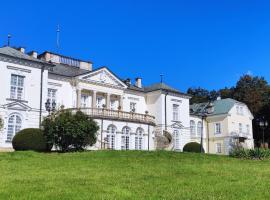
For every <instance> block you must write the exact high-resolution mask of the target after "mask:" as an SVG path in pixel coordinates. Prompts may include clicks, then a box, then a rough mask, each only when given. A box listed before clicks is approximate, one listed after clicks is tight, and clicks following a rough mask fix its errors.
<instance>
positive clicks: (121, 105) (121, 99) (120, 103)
mask: <svg viewBox="0 0 270 200" xmlns="http://www.w3.org/2000/svg"><path fill="white" fill-rule="evenodd" d="M119 106H120V107H121V110H123V96H122V95H121V96H120V98H119Z"/></svg>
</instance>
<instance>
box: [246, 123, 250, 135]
mask: <svg viewBox="0 0 270 200" xmlns="http://www.w3.org/2000/svg"><path fill="white" fill-rule="evenodd" d="M247 134H248V135H249V134H250V128H249V125H247Z"/></svg>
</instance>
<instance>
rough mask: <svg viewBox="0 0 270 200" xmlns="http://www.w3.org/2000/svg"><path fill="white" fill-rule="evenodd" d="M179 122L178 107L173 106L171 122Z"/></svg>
mask: <svg viewBox="0 0 270 200" xmlns="http://www.w3.org/2000/svg"><path fill="white" fill-rule="evenodd" d="M178 120H179V105H177V104H173V121H178Z"/></svg>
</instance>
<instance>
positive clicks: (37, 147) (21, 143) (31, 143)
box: [12, 128, 49, 151]
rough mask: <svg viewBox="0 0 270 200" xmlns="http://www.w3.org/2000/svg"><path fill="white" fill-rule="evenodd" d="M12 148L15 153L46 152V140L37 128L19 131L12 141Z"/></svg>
mask: <svg viewBox="0 0 270 200" xmlns="http://www.w3.org/2000/svg"><path fill="white" fill-rule="evenodd" d="M12 146H13V148H14V149H15V150H16V151H24V150H33V151H47V150H49V149H48V148H47V144H46V140H45V137H44V135H43V132H42V131H41V130H40V129H37V128H28V129H24V130H21V131H19V132H18V133H17V134H16V135H15V136H14V137H13V140H12Z"/></svg>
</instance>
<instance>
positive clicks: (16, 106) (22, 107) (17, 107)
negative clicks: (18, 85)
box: [4, 101, 31, 111]
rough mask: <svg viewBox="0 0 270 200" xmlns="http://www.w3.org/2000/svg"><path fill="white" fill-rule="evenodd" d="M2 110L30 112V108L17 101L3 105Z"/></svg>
mask: <svg viewBox="0 0 270 200" xmlns="http://www.w3.org/2000/svg"><path fill="white" fill-rule="evenodd" d="M4 108H6V109H9V110H24V111H29V110H31V107H29V106H28V105H25V104H24V103H22V102H19V101H14V102H11V103H8V104H5V105H4Z"/></svg>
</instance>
